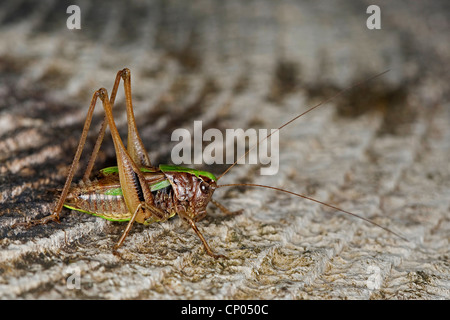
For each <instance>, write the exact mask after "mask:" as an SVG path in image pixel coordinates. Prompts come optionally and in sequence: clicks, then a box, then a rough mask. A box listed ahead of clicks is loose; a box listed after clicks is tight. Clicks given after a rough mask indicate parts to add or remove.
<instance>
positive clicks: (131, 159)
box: [14, 68, 408, 259]
mask: <svg viewBox="0 0 450 320" xmlns="http://www.w3.org/2000/svg"><path fill="white" fill-rule="evenodd" d="M386 72H388V71H384V72H382V73H379V74H377V75H375V76H372V77H371V78H369V79H366V80H365V81H363V82H360V83H358V84H356V85H353V86H351V87H348V88H347V89H344V90H341V91H339V92H338V93H336V94H335V95H334V96H332V97H330V98H328V99H327V100H324V101H322V102H320V103H318V104H316V105H315V106H313V107H311V108H309V109H308V110H307V111H305V112H303V113H301V114H299V115H297V116H295V117H294V118H292V119H291V120H289V121H288V122H286V123H284V124H283V125H281V126H280V127H279V128H278V129H277V131H279V130H281V129H282V128H284V127H285V126H287V125H289V124H291V123H292V122H294V121H295V120H297V119H299V118H300V117H302V116H303V115H305V114H306V113H308V112H311V111H312V110H314V109H316V108H318V107H319V106H321V105H323V104H325V103H326V102H328V101H330V100H332V99H334V98H335V97H337V96H338V95H341V94H342V93H344V92H345V91H348V90H350V89H353V88H355V87H357V86H359V85H361V84H362V83H365V82H368V81H370V80H372V79H374V78H377V77H379V76H381V75H383V74H385V73H386ZM121 80H123V87H124V91H125V104H126V112H127V125H128V137H127V147H126V148H125V146H124V143H123V141H122V139H121V137H120V135H119V131H118V129H117V127H116V124H115V121H114V117H113V113H112V108H113V105H114V101H115V98H116V94H117V91H118V88H119V84H120V82H121ZM98 99H100V100H101V103H102V105H103V109H104V112H105V117H104V119H103V122H102V124H101V128H100V132H99V135H98V137H97V140H96V143H95V145H94V147H93V151H92V153H91V155H90V158H89V161H88V164H87V168H86V171H85V172H84V175H83V177H82V179H81V181H80V182H78V183H77V184H72V180H73V177H74V175H75V173H76V170H77V167H78V164H79V161H80V157H81V154H82V151H83V148H84V146H85V143H86V138H87V135H88V131H89V128H90V125H91V121H92V116H93V112H94V109H95V105H96V103H97V100H98ZM108 126H109V128H110V133H111V137H112V140H113V144H114V150H115V155H116V159H117V166H114V167H108V168H104V169H102V170H100V172H99V173H98V174H97V175H96V176H95V178H93V179H91V178H90V176H91V172H92V169H93V166H94V163H95V160H96V157H97V154H98V152H99V149H100V146H101V144H102V141H103V138H104V135H105V131H106V128H107V127H108ZM273 133H274V132H272V133H271V134H269V135H267V136H266V137H265V138H263V139H261V140H260V141H258V142H257V143H256V144H255V145H253V146H251V147H250V148H249V150H248V151H247V153H245V154H244V155H243V156H242V157H245V156H246V155H247V154H248V153H249V152H250V151H251V150H252V149H253V148H255V147H257V146H258V145H259V143H261V142H262V141H264V140H266V139H268V138H270V136H271V135H272V134H273ZM242 157H241V158H242ZM238 161H239V159H238V160H236V161H235V162H234V163H233V164H231V165H229V166H228V168H227V169H226V170H225V171H224V172H223V173H222V174H220V175H219V176H218V177H216V176H215V175H214V174H212V173H210V172H207V171H201V170H195V169H191V168H185V167H181V166H175V165H165V164H160V165H158V166H155V165H152V163H151V161H150V158H149V156H148V153H147V151H146V150H145V147H144V144H143V142H142V140H141V138H140V136H139V133H138V129H137V127H136V121H135V117H134V112H133V104H132V99H131V73H130V70H129V69H128V68H125V69H123V70H120V71H118V72H117V75H116V79H115V82H114V85H113V88H112V91H111V95H110V96H108V92H107V90H106V89H105V88H100V89H99V90H97V91H95V93H94V95H93V97H92V99H91V102H90V106H89V109H88V113H87V116H86V121H85V123H84V127H83V131H82V134H81V138H80V140H79V143H78V147H77V149H76V152H75V156H74V158H73V161H72V164H71V166H70V168H69V170H68V174H67V178H66V181H65V184H64V187H63V188H62V191H61V194H60V197H59V198H58V200H57V201H56V204H55V206H54V209H53V211H52V213H51V214H50V215H48V216H45V217H44V218H41V219H36V220H31V221H27V222H20V223H16V224H15V225H14V226H26V227H31V226H35V225H42V224H46V223H48V222H51V221H54V222H59V220H60V214H61V211H62V209H63V207H66V208H68V209H71V210H76V211H81V212H84V213H88V214H92V215H94V216H97V217H101V218H104V219H107V220H110V221H118V222H127V225H126V227H125V229H124V231H123V233H122V235H121V237H120V239H119V240H118V242H117V243H116V244H115V245H114V247H113V253H114V254H115V255H118V251H117V250H118V249H119V248H120V247H121V246H122V244H123V243H124V241H125V239H126V237H127V235H128V234H129V232H130V230H131V229H132V226H133V224H134V223H135V222H138V223H141V224H144V225H148V224H151V223H155V222H165V221H167V220H168V219H169V218H171V217H173V216H175V215H178V216H179V217H180V218H181V219H182V220H183V221H185V222H186V223H187V224H188V225H189V226H190V227H191V228H192V230H193V231H194V232H195V233H196V235H197V236H198V237H199V238H200V240H201V242H202V244H203V247H204V249H205V251H206V253H207V254H208V255H210V256H211V257H213V258H215V259H218V258H226V256H225V255H222V254H217V253H215V252H214V251H213V250H212V249H211V248H210V246H209V245H208V242H207V240H206V239H205V237H204V236H203V234H202V233H201V231H200V230H199V228H198V227H197V224H196V223H197V222H198V221H200V220H202V219H203V218H204V217H205V216H206V214H207V211H206V207H207V205H208V204H209V203H210V202H211V203H212V204H214V205H215V206H217V207H218V208H219V209H220V210H221V211H222V212H223V213H224V214H225V215H236V214H240V213H241V212H242V210H238V211H234V212H231V211H230V210H228V209H227V208H226V207H224V206H223V205H221V204H220V203H219V202H217V201H215V200H214V199H212V196H213V194H214V191H215V190H216V189H218V188H222V187H233V186H246V187H259V188H268V189H272V190H275V191H279V192H285V193H288V194H290V195H293V196H296V197H300V198H304V199H307V200H310V201H314V202H317V203H319V204H321V205H323V206H327V207H329V208H332V209H334V210H335V211H340V212H342V213H345V214H348V215H351V216H353V217H356V218H358V219H362V220H364V221H366V222H367V223H370V224H373V225H375V226H377V227H379V228H381V229H383V230H385V231H387V232H389V233H391V234H393V235H395V236H396V237H399V238H401V239H403V240H405V241H408V240H407V239H406V238H404V237H403V236H401V235H399V234H397V233H395V232H394V231H392V230H390V229H388V228H386V227H384V226H382V225H379V224H377V223H375V222H374V221H371V220H370V219H367V218H365V217H362V216H359V215H357V214H354V213H352V212H349V211H346V210H343V209H340V208H338V207H336V206H333V205H330V204H327V203H325V202H322V201H319V200H317V199H313V198H310V197H308V196H306V195H302V194H298V193H295V192H292V191H288V190H284V189H281V188H277V187H273V186H267V185H261V184H252V183H235V184H218V182H219V180H220V179H222V178H223V177H224V176H225V175H226V174H227V173H228V172H229V171H230V170H231V169H232V168H233V167H234V166H235V165H236V164H237V163H238Z"/></svg>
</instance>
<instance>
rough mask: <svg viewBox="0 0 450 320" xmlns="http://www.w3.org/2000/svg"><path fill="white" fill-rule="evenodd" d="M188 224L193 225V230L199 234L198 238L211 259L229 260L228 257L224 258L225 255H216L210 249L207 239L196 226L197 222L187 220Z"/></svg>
mask: <svg viewBox="0 0 450 320" xmlns="http://www.w3.org/2000/svg"><path fill="white" fill-rule="evenodd" d="M187 222H188V223H189V224H190V225H191V227H192V229H193V230H194V231H195V233H196V234H197V236H198V237H199V238H200V240H201V241H202V243H203V246H204V247H205V250H206V253H207V254H209V255H210V256H211V257H213V258H214V259H219V258H225V259H227V257H226V256H224V255H223V254H216V253H214V252H213V251H212V250H211V248H210V247H209V245H208V243H207V242H206V240H205V238H204V237H203V235H202V234H201V232H200V230H198V228H197V226H196V225H195V222H194V221H193V220H192V219H187Z"/></svg>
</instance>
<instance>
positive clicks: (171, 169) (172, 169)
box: [159, 164, 217, 181]
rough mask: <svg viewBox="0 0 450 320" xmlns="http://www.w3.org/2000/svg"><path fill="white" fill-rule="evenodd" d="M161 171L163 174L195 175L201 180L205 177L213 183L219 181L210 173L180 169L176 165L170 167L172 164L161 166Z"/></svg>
mask: <svg viewBox="0 0 450 320" xmlns="http://www.w3.org/2000/svg"><path fill="white" fill-rule="evenodd" d="M159 169H161V171H162V172H186V173H190V174H193V175H195V176H196V177H197V178H200V176H204V177H207V178H209V179H211V180H213V181H216V180H217V178H216V177H215V176H214V175H213V174H212V173H211V172H208V171H201V170H196V169H192V168H185V167H179V166H174V165H170V164H160V165H159Z"/></svg>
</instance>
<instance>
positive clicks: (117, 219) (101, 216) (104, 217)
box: [64, 204, 130, 222]
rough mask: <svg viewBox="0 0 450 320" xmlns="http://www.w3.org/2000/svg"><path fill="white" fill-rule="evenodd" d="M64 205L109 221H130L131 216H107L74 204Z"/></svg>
mask: <svg viewBox="0 0 450 320" xmlns="http://www.w3.org/2000/svg"><path fill="white" fill-rule="evenodd" d="M64 207H66V208H67V209H71V210H76V211H80V212H84V213H88V214H92V215H93V216H96V217H99V218H103V219H106V220H109V221H116V222H124V221H130V218H125V219H121V218H111V217H106V216H104V215H102V214H98V213H94V212H90V211H86V210H81V209H78V208H75V207H72V206H70V205H68V204H64Z"/></svg>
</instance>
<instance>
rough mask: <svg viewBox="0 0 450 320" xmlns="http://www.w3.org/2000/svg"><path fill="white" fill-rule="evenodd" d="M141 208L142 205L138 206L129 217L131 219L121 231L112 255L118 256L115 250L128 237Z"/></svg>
mask: <svg viewBox="0 0 450 320" xmlns="http://www.w3.org/2000/svg"><path fill="white" fill-rule="evenodd" d="M141 208H142V204H139V205H138V207H137V208H136V210H135V211H134V213H133V215H132V216H131V219H130V221H129V222H128V224H127V227H126V228H125V230H124V231H123V233H122V236H121V237H120V239H119V241H118V242H117V243H116V245H115V246H114V248H113V254H114V255H118V252H117V249H119V248H120V246H122V244H123V242H124V240H125V238H126V237H127V236H128V233H130V230H131V227H132V226H133V223H134V221H135V220H136V217H137V215H138V212H139V210H140V209H141Z"/></svg>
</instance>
